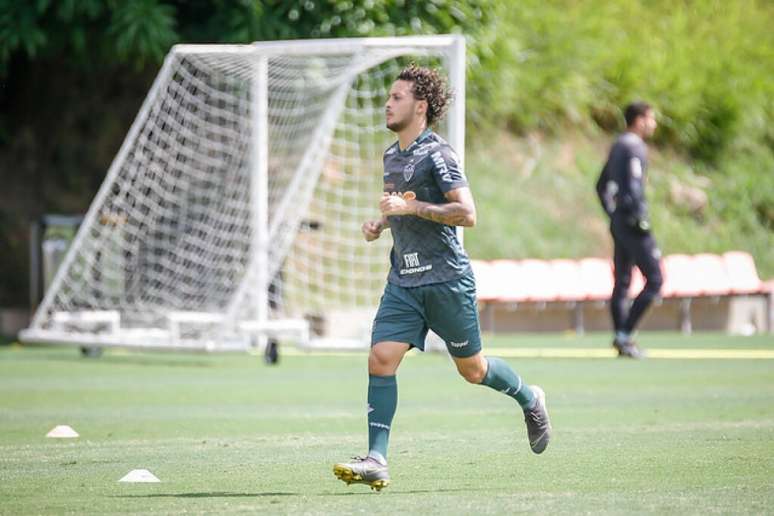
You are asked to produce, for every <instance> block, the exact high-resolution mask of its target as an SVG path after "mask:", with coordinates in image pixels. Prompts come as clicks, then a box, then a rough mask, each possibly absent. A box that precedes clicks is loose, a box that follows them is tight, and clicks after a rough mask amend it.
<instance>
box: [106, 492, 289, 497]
mask: <svg viewBox="0 0 774 516" xmlns="http://www.w3.org/2000/svg"><path fill="white" fill-rule="evenodd" d="M300 495H301V493H287V492H276V493H271V492H270V493H225V492H222V491H214V492H204V493H155V494H146V495H139V494H138V495H115V496H111V498H242V497H243V498H258V497H261V496H300Z"/></svg>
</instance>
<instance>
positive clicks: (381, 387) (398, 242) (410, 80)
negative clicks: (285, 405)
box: [333, 65, 551, 490]
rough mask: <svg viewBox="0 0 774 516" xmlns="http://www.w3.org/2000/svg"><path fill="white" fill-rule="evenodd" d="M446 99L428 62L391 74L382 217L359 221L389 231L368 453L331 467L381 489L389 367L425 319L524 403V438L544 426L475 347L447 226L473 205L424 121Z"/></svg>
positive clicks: (506, 371)
mask: <svg viewBox="0 0 774 516" xmlns="http://www.w3.org/2000/svg"><path fill="white" fill-rule="evenodd" d="M450 101H451V94H450V92H449V91H448V89H447V86H446V81H445V79H444V78H442V77H441V76H440V74H439V73H438V72H437V71H436V70H432V69H428V68H422V67H418V66H416V65H411V66H408V67H406V68H405V69H403V70H402V71H401V72H400V75H398V78H397V80H396V81H395V82H394V83H393V84H392V87H391V88H390V92H389V98H388V99H387V102H386V105H385V115H386V124H387V128H388V129H390V130H391V131H393V132H395V133H396V134H397V136H398V141H397V142H395V143H394V144H392V145H391V146H390V147H389V148H388V149H387V150H386V151H385V153H384V193H383V195H382V198H381V200H380V202H379V208H380V210H381V213H382V217H381V219H380V220H374V221H368V222H365V223H364V224H363V226H362V232H363V235H364V236H365V239H366V241H369V242H370V241H373V240H376V239H377V238H379V236H380V235H381V233H382V232H383V231H384V230H385V229H390V230H391V232H392V238H393V246H392V252H391V254H390V261H391V266H392V267H391V269H390V273H389V276H388V278H387V285H386V287H385V289H384V294H383V296H382V299H381V303H380V305H379V309H378V311H377V313H376V317H375V319H374V325H373V332H372V336H371V351H370V354H369V356H368V374H369V381H368V454H367V456H366V457H356V458H354V459H353V461H351V462H346V463H339V464H336V465H335V466H334V467H333V471H334V474H335V475H336V476H337V477H338V478H339V479H341V480H343V481H344V482H346V483H347V484H350V483H353V482H357V483H364V484H368V485H370V486H371V488H372V489H376V490H381V489H382V488H383V487H386V486H387V485H388V484H389V482H390V477H389V473H388V471H387V442H388V439H389V436H390V428H391V425H392V418H393V416H394V414H395V410H396V407H397V402H398V389H397V383H396V377H395V373H396V371H397V369H398V366H399V365H400V362H401V360H402V359H403V356H404V355H405V354H406V352H407V351H408V350H409V349H411V348H412V347H415V348H419V349H420V350H424V345H425V336H426V335H427V332H428V328H429V329H432V330H433V331H434V332H435V333H437V334H438V335H439V336H440V337H441V338H442V339H443V340H444V341H445V343H446V347H447V349H448V350H449V353H450V354H451V356H452V358H453V360H454V363H455V364H456V366H457V370H458V371H459V373H460V375H462V377H463V378H465V380H467V381H468V382H470V383H473V384H481V385H486V386H487V387H490V388H492V389H495V390H496V391H499V392H501V393H503V394H505V395H506V396H510V397H511V398H513V399H514V400H515V401H516V402H517V403H518V404H519V405H520V406H521V408H522V409H523V413H524V418H525V421H526V424H527V434H528V437H529V444H530V447H531V449H532V451H533V452H535V453H542V452H543V450H545V448H546V446H547V445H548V441H549V439H550V436H551V424H550V422H549V419H548V412H547V411H546V403H545V394H544V393H543V390H542V389H541V388H540V387H537V386H528V385H526V384H525V383H524V382H523V381H522V379H521V377H519V375H518V374H516V373H515V372H514V371H513V370H512V369H511V368H510V366H508V364H507V363H506V362H504V361H503V360H500V359H498V358H493V357H485V356H484V355H483V354H482V353H481V335H480V328H479V321H478V311H477V308H476V285H475V279H474V277H473V272H472V270H471V266H470V261H469V259H468V256H467V255H466V253H465V250H464V249H463V248H462V246H461V245H460V242H459V240H458V239H457V234H456V230H455V226H473V225H475V223H476V208H475V205H474V203H473V196H472V195H471V192H470V189H469V188H468V183H467V180H466V179H465V175H464V173H463V171H462V170H460V167H459V165H458V162H457V156H456V154H455V153H454V150H453V149H452V148H451V147H450V146H449V144H448V143H446V141H444V140H443V139H442V138H441V137H440V136H438V135H437V134H436V133H435V132H433V130H432V129H431V127H432V125H433V124H434V123H436V122H437V121H438V120H440V119H441V118H442V117H443V115H444V114H445V111H446V109H447V107H448V104H449V103H450Z"/></svg>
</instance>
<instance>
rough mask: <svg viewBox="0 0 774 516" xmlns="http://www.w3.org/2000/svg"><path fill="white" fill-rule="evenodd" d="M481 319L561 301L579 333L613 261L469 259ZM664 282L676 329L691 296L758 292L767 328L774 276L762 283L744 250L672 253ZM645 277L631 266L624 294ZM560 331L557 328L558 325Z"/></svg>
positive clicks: (687, 325) (686, 328) (600, 300)
mask: <svg viewBox="0 0 774 516" xmlns="http://www.w3.org/2000/svg"><path fill="white" fill-rule="evenodd" d="M472 265H473V271H474V273H475V275H476V284H477V296H478V302H479V306H480V309H481V313H482V323H483V324H484V326H485V327H487V326H488V328H487V329H489V330H491V331H493V330H494V326H495V321H494V308H495V307H496V306H507V308H508V310H511V311H514V310H517V309H518V308H519V307H522V306H529V307H532V308H537V309H538V310H540V309H543V308H545V307H547V306H549V305H557V304H559V305H562V306H565V307H566V308H567V309H570V310H572V314H573V315H572V326H573V328H572V329H574V330H575V331H576V332H578V333H583V332H584V330H585V325H584V315H583V314H584V306H586V305H588V304H589V303H594V304H597V305H600V304H602V305H604V304H605V303H606V302H607V301H609V299H610V295H611V293H612V290H613V264H612V262H611V260H609V259H604V258H583V259H579V260H566V259H557V260H535V259H525V260H488V261H483V260H473V262H472ZM661 269H662V274H663V277H664V285H663V287H662V290H661V299H662V300H665V299H666V300H671V299H673V300H677V301H678V302H679V321H678V324H679V328H680V329H681V331H682V332H683V333H690V332H691V331H692V321H691V306H692V303H693V301H694V300H696V299H704V298H710V299H715V300H717V299H719V298H723V297H741V296H761V297H763V298H764V299H765V300H766V316H765V317H764V320H765V328H762V329H764V330H766V331H772V321H771V312H772V310H771V308H772V292H774V280H771V281H768V282H763V281H761V279H760V277H759V276H758V272H757V270H756V267H755V262H754V260H753V258H752V256H751V255H750V254H749V253H745V252H741V251H729V252H727V253H724V254H722V255H715V254H707V253H701V254H696V255H687V254H673V255H669V256H665V257H664V258H662V260H661ZM643 285H644V279H643V277H642V275H641V274H640V272H639V270H638V269H637V268H636V267H635V268H634V270H633V272H632V282H631V287H630V292H629V295H630V296H631V297H634V296H635V295H636V294H637V293H638V292H639V291H640V290H641V289H642V287H643ZM557 329H559V328H557Z"/></svg>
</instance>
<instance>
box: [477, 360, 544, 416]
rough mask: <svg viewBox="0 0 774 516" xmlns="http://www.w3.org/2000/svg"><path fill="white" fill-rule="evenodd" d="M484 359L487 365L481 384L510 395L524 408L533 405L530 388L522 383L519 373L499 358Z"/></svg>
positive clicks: (532, 395)
mask: <svg viewBox="0 0 774 516" xmlns="http://www.w3.org/2000/svg"><path fill="white" fill-rule="evenodd" d="M486 361H487V363H488V364H489V367H488V368H487V370H486V376H485V377H484V379H483V380H482V381H481V385H486V386H487V387H491V388H492V389H494V390H496V391H500V392H502V393H503V394H505V395H506V396H510V397H511V398H513V399H515V400H516V401H517V402H518V403H519V405H521V408H523V409H525V410H526V409H530V408H532V407H533V406H534V405H535V395H534V394H533V393H532V390H531V389H530V388H529V387H528V386H527V385H525V384H524V382H523V381H522V380H521V378H520V377H519V375H518V374H516V372H515V371H514V370H513V369H511V366H509V365H508V364H507V363H506V362H505V361H504V360H500V359H499V358H494V357H486Z"/></svg>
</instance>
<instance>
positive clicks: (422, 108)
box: [414, 100, 427, 116]
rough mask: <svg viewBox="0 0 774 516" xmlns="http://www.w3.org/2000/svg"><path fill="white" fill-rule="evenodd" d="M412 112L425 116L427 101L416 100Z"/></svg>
mask: <svg viewBox="0 0 774 516" xmlns="http://www.w3.org/2000/svg"><path fill="white" fill-rule="evenodd" d="M414 112H415V113H416V114H417V115H423V116H424V115H426V114H427V101H426V100H418V101H417V103H416V105H415V107H414Z"/></svg>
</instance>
